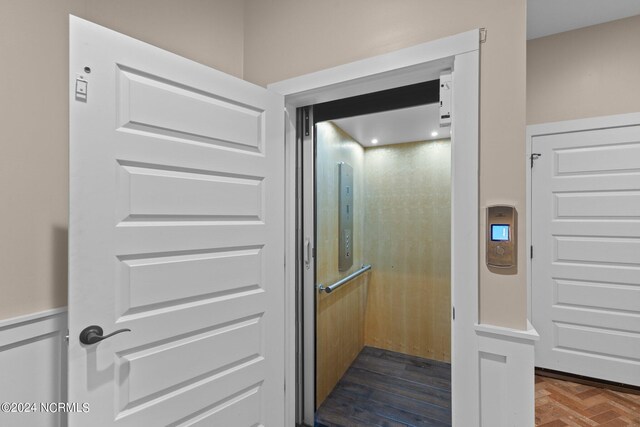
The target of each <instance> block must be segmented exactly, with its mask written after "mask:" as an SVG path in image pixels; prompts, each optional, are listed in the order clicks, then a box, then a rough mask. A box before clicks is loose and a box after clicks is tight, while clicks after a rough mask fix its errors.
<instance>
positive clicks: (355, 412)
mask: <svg viewBox="0 0 640 427" xmlns="http://www.w3.org/2000/svg"><path fill="white" fill-rule="evenodd" d="M360 426H362V427H364V426H366V427H374V426H379V427H407V426H415V427H417V426H451V365H450V364H448V363H444V362H438V361H435V360H429V359H423V358H420V357H415V356H408V355H405V354H401V353H395V352H392V351H387V350H381V349H377V348H372V347H365V348H364V349H363V350H362V351H361V352H360V354H359V355H358V357H357V358H356V360H355V361H354V362H353V364H352V365H351V367H350V368H349V369H348V370H347V372H346V373H345V375H344V376H343V377H342V379H341V380H340V381H339V382H338V384H337V385H336V387H335V388H334V389H333V391H332V392H331V394H330V395H329V396H328V397H327V399H326V400H325V401H324V402H323V403H322V405H321V406H320V408H318V411H317V413H316V427H360Z"/></svg>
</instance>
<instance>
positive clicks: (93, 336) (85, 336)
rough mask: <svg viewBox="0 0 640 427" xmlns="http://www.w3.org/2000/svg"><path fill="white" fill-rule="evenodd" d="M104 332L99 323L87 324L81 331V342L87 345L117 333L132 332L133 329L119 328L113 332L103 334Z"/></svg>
mask: <svg viewBox="0 0 640 427" xmlns="http://www.w3.org/2000/svg"><path fill="white" fill-rule="evenodd" d="M103 332H104V331H103V330H102V328H101V327H100V326H98V325H91V326H87V327H86V328H84V329H83V330H82V332H80V342H81V343H82V344H87V345H90V344H96V343H99V342H100V341H102V340H104V339H107V338H109V337H112V336H114V335H116V334H121V333H123V332H131V329H118V330H117V331H115V332H111V333H110V334H109V335H102V333H103Z"/></svg>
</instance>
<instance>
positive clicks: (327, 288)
mask: <svg viewBox="0 0 640 427" xmlns="http://www.w3.org/2000/svg"><path fill="white" fill-rule="evenodd" d="M369 270H371V264H366V265H365V264H363V265H362V267H360V269H359V270H356V271H354V272H353V273H351V274H350V275H348V276H347V277H343V278H342V279H340V280H338V281H337V282H336V283H334V284H333V285H331V286H324V285H323V284H322V283H321V284H319V285H318V291H320V292H322V291H325V292H326V293H328V294H330V293H331V292H333V291H335V290H336V289H338V288H339V287H340V286H342V285H344V284H345V283H347V282H349V281H351V280H353V279H355V278H356V277H358V276H360V275H361V274H362V273H365V272H367V271H369Z"/></svg>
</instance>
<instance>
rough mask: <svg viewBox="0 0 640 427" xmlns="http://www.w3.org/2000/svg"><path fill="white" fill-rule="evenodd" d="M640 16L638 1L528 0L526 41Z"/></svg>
mask: <svg viewBox="0 0 640 427" xmlns="http://www.w3.org/2000/svg"><path fill="white" fill-rule="evenodd" d="M634 15H640V0H528V1H527V40H531V39H537V38H538V37H544V36H548V35H551V34H556V33H562V32H564V31H569V30H575V29H576V28H582V27H588V26H590V25H596V24H601V23H603V22H609V21H614V20H616V19H622V18H626V17H628V16H634Z"/></svg>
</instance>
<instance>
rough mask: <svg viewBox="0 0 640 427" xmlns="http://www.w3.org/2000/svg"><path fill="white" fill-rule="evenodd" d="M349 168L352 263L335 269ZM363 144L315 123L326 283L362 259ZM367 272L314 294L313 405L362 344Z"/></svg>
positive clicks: (321, 270) (320, 251)
mask: <svg viewBox="0 0 640 427" xmlns="http://www.w3.org/2000/svg"><path fill="white" fill-rule="evenodd" d="M339 162H346V163H348V164H350V165H351V167H352V168H353V187H354V188H353V191H354V192H353V209H354V222H353V266H352V267H351V268H350V269H349V270H347V271H339V270H338V163H339ZM363 166H364V149H363V148H362V146H361V145H360V144H358V143H357V142H356V141H355V140H354V139H353V138H351V137H350V136H349V135H348V134H346V133H345V132H343V131H342V130H341V129H340V128H339V127H337V126H335V125H334V124H333V123H331V122H324V123H319V124H318V125H317V155H316V169H317V170H316V179H317V193H316V195H317V200H316V205H317V207H316V209H317V211H316V215H317V216H316V218H317V240H316V251H317V256H316V262H317V267H316V268H317V270H316V274H317V276H316V277H317V283H322V284H324V285H330V284H332V283H334V282H336V281H337V280H339V279H341V278H343V277H345V276H347V275H348V274H350V273H352V272H353V271H355V270H357V269H358V268H360V266H361V265H362V263H363V261H364V260H363V248H364V233H363V219H364V215H363V210H364V190H363ZM366 276H367V275H364V276H361V277H360V278H358V279H355V280H353V281H351V282H350V283H348V284H347V285H345V286H343V287H341V288H339V289H337V290H336V291H334V292H332V293H330V294H327V293H324V292H323V293H320V294H318V299H317V301H316V304H317V307H316V308H317V312H316V314H317V317H316V373H317V374H316V406H320V404H321V403H322V402H323V401H324V399H325V398H326V397H327V396H328V395H329V393H331V390H333V388H334V387H335V385H336V384H337V383H338V381H339V380H340V378H341V377H342V376H343V375H344V373H345V372H346V371H347V369H348V368H349V366H350V365H351V363H352V362H353V360H354V359H355V358H356V356H357V355H358V353H360V350H362V348H363V347H364V318H365V313H364V312H365V305H366V300H367V297H366V292H367V288H366V285H367V277H366Z"/></svg>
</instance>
